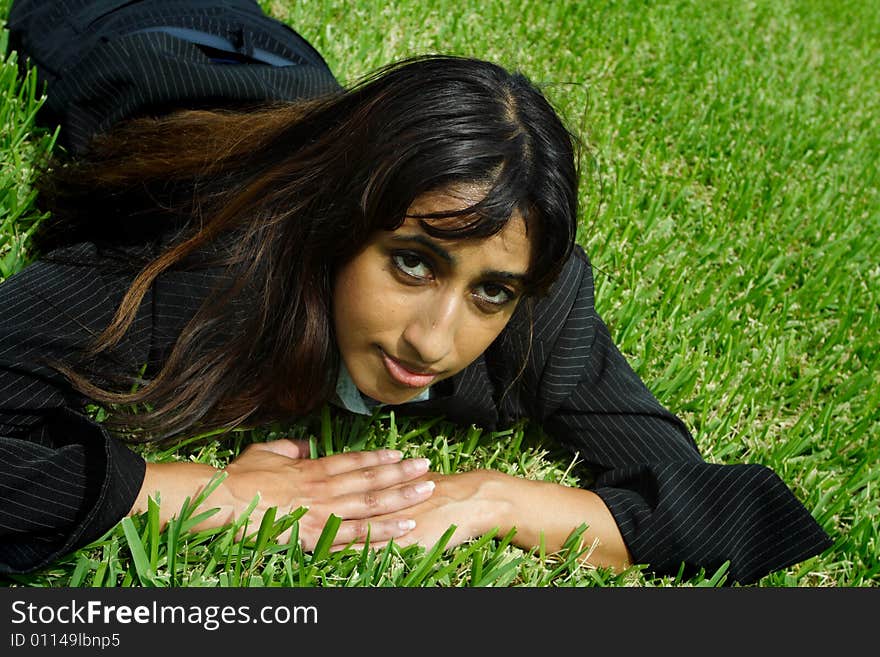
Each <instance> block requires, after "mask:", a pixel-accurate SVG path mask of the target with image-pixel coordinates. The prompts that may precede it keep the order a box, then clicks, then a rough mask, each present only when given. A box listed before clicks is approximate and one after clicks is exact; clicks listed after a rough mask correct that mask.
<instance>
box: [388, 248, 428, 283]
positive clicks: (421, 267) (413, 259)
mask: <svg viewBox="0 0 880 657" xmlns="http://www.w3.org/2000/svg"><path fill="white" fill-rule="evenodd" d="M391 262H393V263H394V266H395V267H397V269H399V270H400V271H402V272H403V273H404V274H406V275H407V276H411V277H412V278H422V279H427V278H431V268H430V267H429V266H428V263H426V262H425V260H424V259H423V258H422V257H421V256H418V255H416V254H415V253H395V254H394V255H392V256H391Z"/></svg>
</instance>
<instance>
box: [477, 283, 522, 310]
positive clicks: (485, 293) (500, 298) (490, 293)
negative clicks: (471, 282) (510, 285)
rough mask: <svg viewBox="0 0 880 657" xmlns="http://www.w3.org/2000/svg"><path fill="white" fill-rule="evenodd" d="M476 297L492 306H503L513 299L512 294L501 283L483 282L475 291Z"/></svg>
mask: <svg viewBox="0 0 880 657" xmlns="http://www.w3.org/2000/svg"><path fill="white" fill-rule="evenodd" d="M475 294H476V296H477V298H479V299H480V300H481V301H484V302H486V303H488V304H491V305H493V306H503V305H504V304H506V303H509V302H510V301H512V300H513V297H514V294H513V292H511V291H510V290H509V289H507V288H506V287H504V286H503V285H496V284H494V283H483V284H482V285H478V286H477V288H476V291H475Z"/></svg>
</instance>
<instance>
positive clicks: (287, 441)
mask: <svg viewBox="0 0 880 657" xmlns="http://www.w3.org/2000/svg"><path fill="white" fill-rule="evenodd" d="M250 449H253V450H256V451H264V452H272V453H273V454H278V455H280V456H286V457H287V458H289V459H301V458H305V457H307V456H308V455H309V453H310V452H309V441H308V440H294V439H291V438H278V439H277V440H269V441H266V442H264V443H253V444H252V445H250Z"/></svg>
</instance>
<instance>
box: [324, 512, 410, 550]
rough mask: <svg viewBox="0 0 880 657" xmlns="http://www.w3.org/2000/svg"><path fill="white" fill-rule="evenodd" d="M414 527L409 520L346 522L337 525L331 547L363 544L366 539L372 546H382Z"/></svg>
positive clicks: (340, 547)
mask: <svg viewBox="0 0 880 657" xmlns="http://www.w3.org/2000/svg"><path fill="white" fill-rule="evenodd" d="M415 526H416V522H415V520H412V519H411V518H395V519H387V520H369V521H368V520H347V521H345V522H342V523H341V524H340V525H339V530H338V531H337V532H336V536H335V537H334V538H333V546H334V547H336V548H337V550H338V549H342V548H344V547H345V546H347V545H351V544H353V543H355V544H357V543H360V544H365V542H366V540H367V539H368V538H369V541H370V545H373V543H374V541H378V542H380V543H383V544H384V543H387V542H388V541H390V540H393V539H398V538H400V537H401V536H405V535H406V534H408V533H409V532H411V531H412V530H413V529H415Z"/></svg>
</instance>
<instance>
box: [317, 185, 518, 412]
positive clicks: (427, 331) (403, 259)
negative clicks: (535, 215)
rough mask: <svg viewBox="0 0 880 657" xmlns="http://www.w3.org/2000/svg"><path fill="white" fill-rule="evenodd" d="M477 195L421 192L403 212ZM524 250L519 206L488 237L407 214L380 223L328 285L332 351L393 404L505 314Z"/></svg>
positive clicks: (457, 365) (456, 366)
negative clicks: (447, 234) (438, 234)
mask: <svg viewBox="0 0 880 657" xmlns="http://www.w3.org/2000/svg"><path fill="white" fill-rule="evenodd" d="M474 200H476V199H462V198H461V197H460V196H449V195H447V194H444V193H432V194H426V195H424V196H422V197H420V198H419V199H417V200H416V202H415V203H413V204H412V206H411V207H410V209H409V213H410V214H423V213H430V212H440V211H449V210H457V209H461V208H464V207H467V206H469V205H470V204H471V203H473V202H474ZM530 256H531V252H530V243H529V240H528V237H527V236H526V230H525V222H524V221H523V219H522V217H521V216H520V215H519V214H514V215H513V217H511V219H510V221H508V222H507V225H506V226H505V227H504V229H503V230H501V231H500V232H499V233H497V234H496V235H493V236H491V237H488V238H485V239H466V240H461V239H459V240H441V239H437V238H434V237H431V236H429V235H428V234H427V233H425V231H424V230H422V229H421V227H420V226H419V220H418V219H416V218H413V217H407V218H406V220H405V221H404V223H403V224H402V225H401V226H400V228H398V229H397V230H395V231H379V232H378V233H377V234H376V235H374V236H373V238H372V239H371V240H370V241H369V242H368V243H367V244H366V246H365V247H364V248H363V250H361V251H360V252H359V253H358V254H357V255H356V256H355V257H354V258H353V259H352V260H351V261H350V262H349V263H348V264H347V265H345V266H344V267H342V269H341V270H340V271H339V273H338V274H337V277H336V281H335V286H334V295H333V320H334V325H335V329H336V337H337V340H338V346H339V351H340V354H341V356H342V360H343V362H344V363H345V366H346V368H347V369H348V371H349V373H350V374H351V377H352V379H353V380H354V383H355V385H356V386H357V387H358V389H359V390H360V391H361V392H362V393H363V394H365V395H367V396H368V397H372V398H373V399H375V400H377V401H380V402H384V403H387V404H400V403H403V402H405V401H408V400H410V399H412V398H413V397H415V396H417V395H418V394H419V393H420V392H422V391H423V390H424V389H425V388H426V387H427V386H429V385H433V384H435V383H437V382H438V381H442V380H443V379H446V378H449V377H450V376H452V375H454V374H456V373H458V372H460V371H461V370H463V369H464V368H465V367H467V366H468V365H469V364H470V363H471V362H473V361H474V360H475V359H476V358H477V357H478V356H479V355H480V354H481V353H483V351H485V349H486V348H487V347H488V346H489V345H490V344H491V343H492V341H493V340H494V339H495V338H496V337H497V336H498V334H499V333H500V332H501V330H502V329H503V328H504V327H505V325H506V324H507V322H508V320H509V319H510V316H511V314H512V313H513V311H514V308H515V307H516V304H517V302H518V300H519V298H520V296H521V294H522V292H523V288H524V283H525V276H526V273H527V271H528V267H529V263H530Z"/></svg>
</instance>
